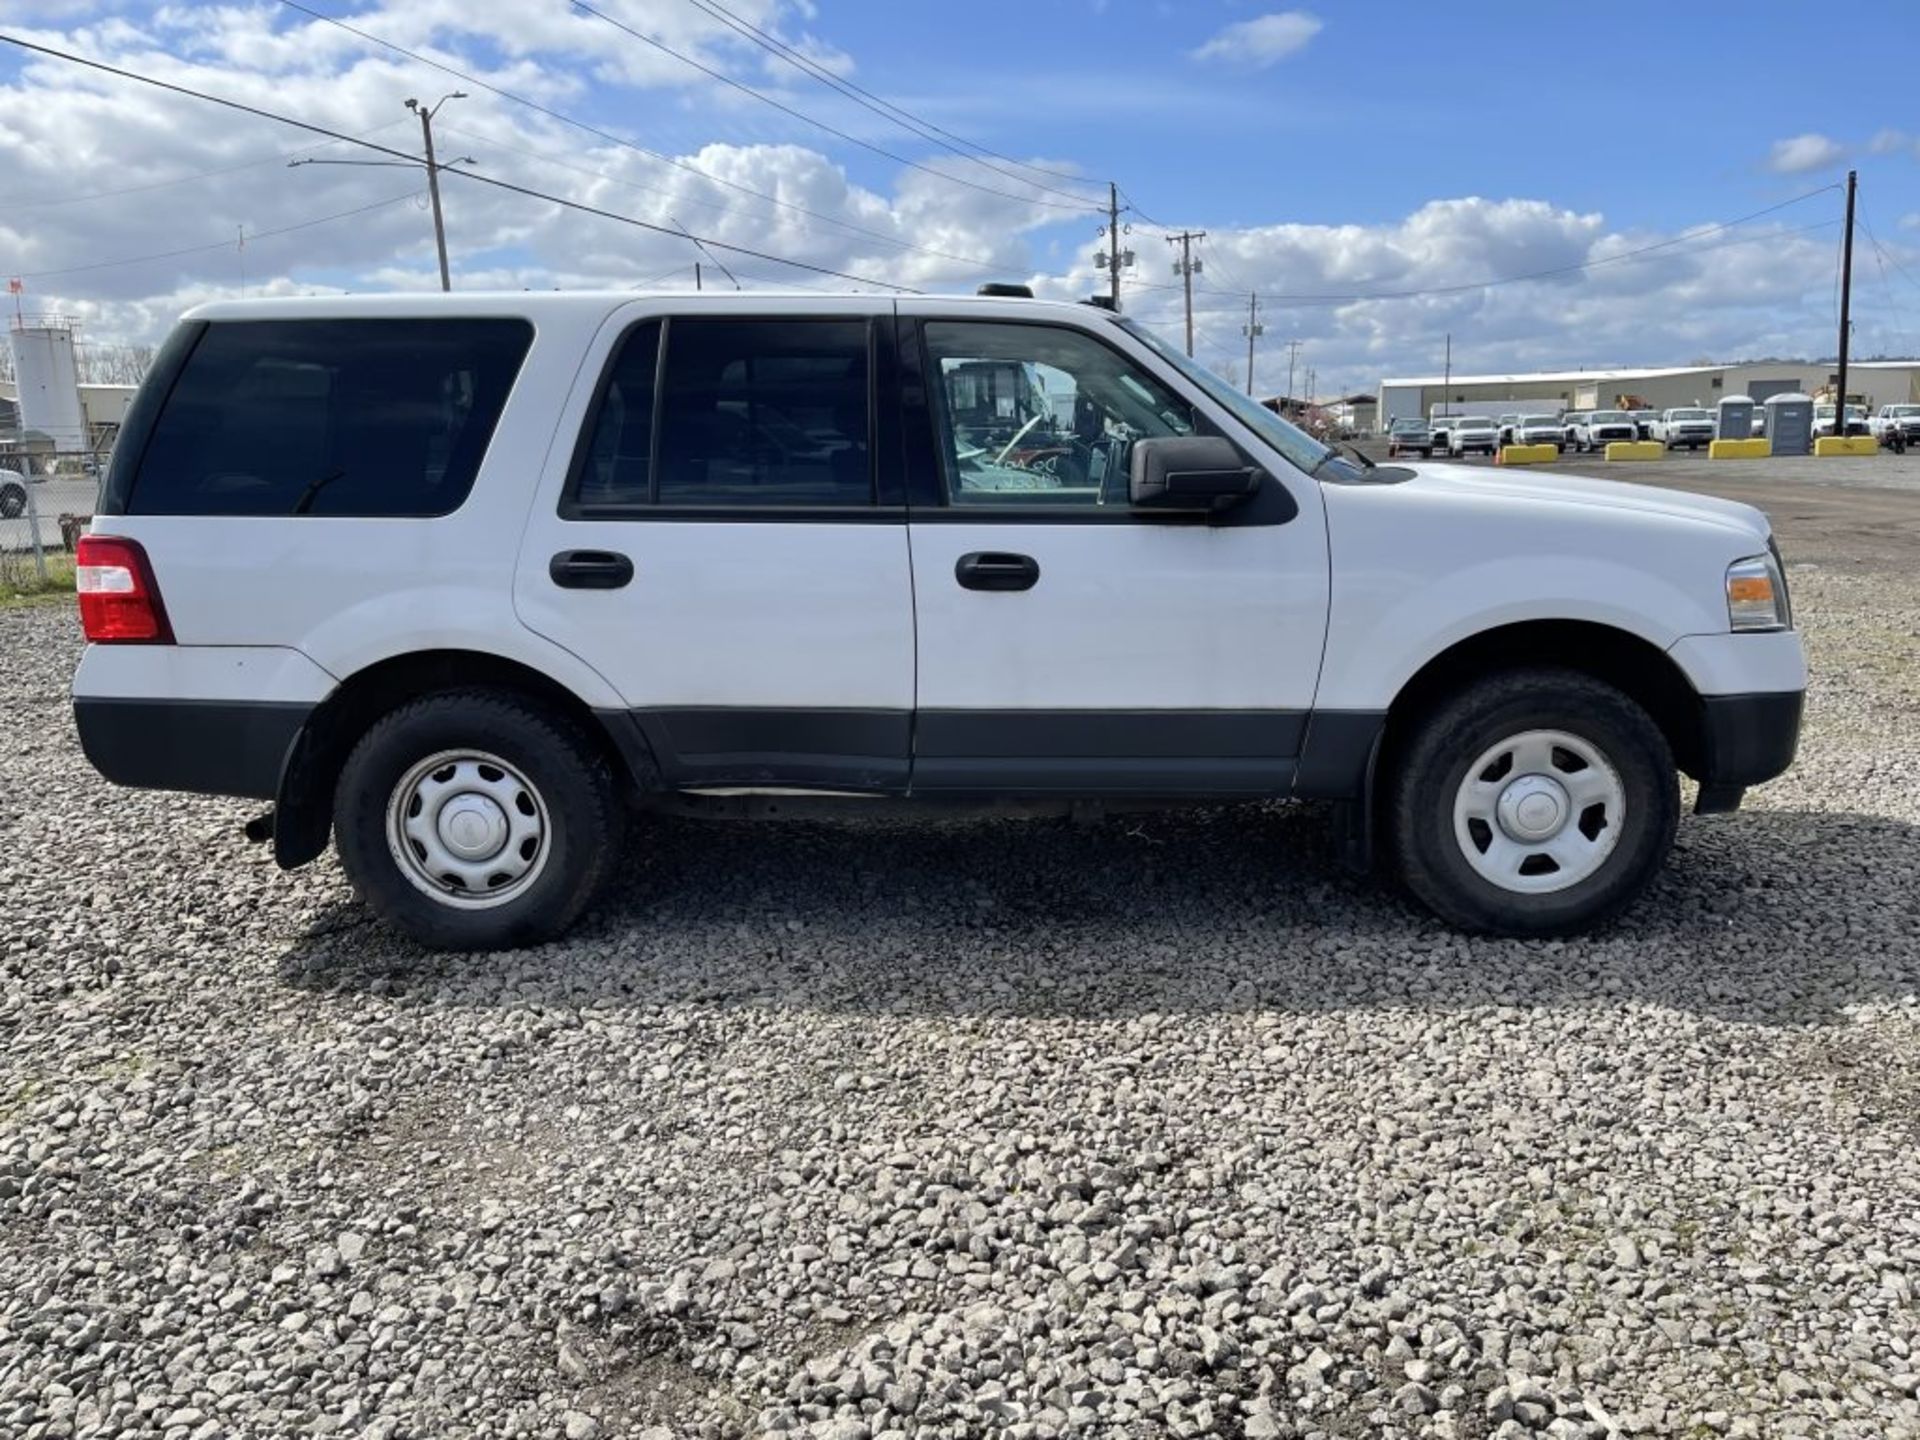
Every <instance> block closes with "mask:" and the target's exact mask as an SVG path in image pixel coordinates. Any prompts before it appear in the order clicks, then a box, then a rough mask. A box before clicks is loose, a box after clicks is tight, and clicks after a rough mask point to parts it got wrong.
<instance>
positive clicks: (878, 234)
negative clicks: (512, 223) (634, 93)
mask: <svg viewBox="0 0 1920 1440" xmlns="http://www.w3.org/2000/svg"><path fill="white" fill-rule="evenodd" d="M440 128H441V129H442V130H444V131H445V132H446V133H447V134H449V135H461V136H464V137H466V138H467V139H469V140H478V141H479V142H480V143H481V144H482V145H485V146H488V147H489V148H491V149H494V150H500V151H504V152H505V153H506V154H508V155H518V156H519V157H520V158H521V159H523V160H537V161H539V162H540V163H541V164H542V165H551V166H553V167H555V168H556V169H560V170H569V171H571V172H573V173H574V174H575V175H583V176H586V177H587V178H588V179H591V180H600V181H603V182H605V183H606V184H608V185H618V186H620V187H622V188H623V189H627V190H638V191H641V192H642V193H644V194H648V195H662V196H665V197H666V198H668V199H670V200H673V201H676V202H678V203H681V204H689V205H698V206H700V207H701V208H702V209H705V210H718V211H720V212H721V213H722V214H723V215H724V214H735V213H738V212H737V211H734V210H732V208H731V207H730V206H728V205H727V204H726V203H725V202H723V201H719V200H702V199H701V198H700V197H699V196H698V195H683V194H677V193H675V192H674V191H672V190H663V189H661V188H660V187H659V186H658V185H647V184H644V183H643V182H641V181H639V180H628V179H626V178H624V177H622V176H619V175H609V174H607V172H606V171H604V170H592V169H589V168H587V167H586V166H584V165H575V164H572V163H570V162H569V161H567V160H563V159H562V158H561V157H560V156H558V155H556V154H554V153H553V152H552V151H550V150H524V149H521V148H520V147H519V146H517V145H509V144H507V143H506V142H504V141H501V140H496V139H494V138H493V137H492V136H491V135H486V134H483V133H482V132H481V131H478V130H469V129H466V128H465V127H463V126H459V125H442V126H441V127H440ZM809 213H811V212H809ZM832 223H834V224H836V225H837V224H844V223H845V222H842V221H837V220H836V221H833V222H832ZM849 228H851V229H853V231H854V233H856V234H858V235H862V236H865V237H867V238H869V239H872V240H877V241H879V242H880V243H881V244H884V245H892V246H895V247H897V248H898V249H901V250H911V251H913V252H914V253H915V254H919V255H931V256H933V257H935V258H936V259H940V260H952V261H954V262H956V263H958V264H961V265H967V266H970V267H972V268H973V269H975V270H977V271H980V272H981V273H983V274H999V273H1001V272H1002V271H1003V270H1004V269H1005V268H1006V267H1005V266H1002V265H996V264H994V263H993V262H992V261H989V260H982V259H980V258H979V257H978V256H971V255H956V254H954V253H953V252H952V251H949V250H936V249H934V248H933V247H932V246H929V245H916V244H914V243H913V242H912V241H911V240H902V239H899V238H898V237H897V236H893V235H888V234H886V233H885V232H883V231H879V230H867V229H863V228H861V227H858V226H853V227H849ZM815 233H817V232H815Z"/></svg>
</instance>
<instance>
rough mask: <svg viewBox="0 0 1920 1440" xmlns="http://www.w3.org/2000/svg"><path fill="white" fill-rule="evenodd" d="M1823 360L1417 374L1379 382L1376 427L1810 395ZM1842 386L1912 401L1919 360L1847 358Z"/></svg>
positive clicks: (1820, 379) (1891, 400) (1919, 391)
mask: <svg viewBox="0 0 1920 1440" xmlns="http://www.w3.org/2000/svg"><path fill="white" fill-rule="evenodd" d="M1839 378H1840V376H1839V372H1838V370H1837V368H1836V367H1835V365H1834V362H1832V361H1831V360H1821V361H1812V360H1808V361H1793V360H1782V361H1765V362H1760V363H1755V364H1744V365H1682V366H1669V367H1662V368H1643V369H1622V370H1549V371H1539V372H1535V373H1531V374H1527V373H1520V374H1512V375H1455V376H1453V377H1451V380H1450V381H1449V379H1448V377H1446V376H1444V375H1417V376H1407V377H1401V378H1396V379H1387V380H1382V381H1381V382H1380V412H1379V413H1380V423H1381V424H1382V425H1386V424H1389V423H1391V422H1392V421H1394V420H1398V419H1411V418H1416V417H1417V418H1421V419H1426V418H1430V417H1431V416H1432V415H1433V414H1435V413H1436V410H1437V409H1438V407H1440V406H1443V405H1451V406H1453V407H1455V409H1456V410H1457V409H1458V407H1459V406H1461V405H1472V406H1474V407H1475V408H1476V409H1484V410H1486V411H1488V412H1489V413H1493V414H1499V413H1501V412H1505V411H1517V410H1523V409H1532V410H1614V409H1639V408H1647V409H1653V410H1665V409H1668V408H1669V407H1672V406H1676V405H1701V406H1705V407H1706V408H1708V409H1711V408H1713V407H1714V406H1715V405H1717V404H1719V402H1720V397H1721V396H1723V395H1750V396H1752V397H1753V399H1754V400H1755V401H1756V402H1759V403H1765V401H1766V399H1767V397H1768V396H1769V395H1786V394H1791V393H1794V392H1796V391H1797V392H1804V393H1806V394H1809V395H1811V394H1813V393H1814V392H1816V391H1818V390H1820V389H1821V388H1822V387H1823V386H1827V385H1832V384H1835V383H1837V382H1838V381H1839ZM1847 389H1848V390H1849V391H1850V392H1852V393H1853V394H1855V395H1859V396H1864V397H1865V403H1866V405H1867V407H1868V408H1869V409H1873V408H1876V407H1878V406H1881V405H1892V404H1901V403H1907V402H1913V403H1920V360H1855V361H1853V362H1851V363H1850V364H1849V365H1848V366H1847Z"/></svg>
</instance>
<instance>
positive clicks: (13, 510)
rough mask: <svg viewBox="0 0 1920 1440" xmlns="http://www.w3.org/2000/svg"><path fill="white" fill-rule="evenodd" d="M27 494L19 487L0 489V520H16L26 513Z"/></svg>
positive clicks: (9, 486) (8, 486)
mask: <svg viewBox="0 0 1920 1440" xmlns="http://www.w3.org/2000/svg"><path fill="white" fill-rule="evenodd" d="M26 509H27V492H26V490H25V488H24V487H22V486H19V485H7V486H4V487H0V520H18V519H19V518H20V517H21V516H22V515H24V514H25V513H26Z"/></svg>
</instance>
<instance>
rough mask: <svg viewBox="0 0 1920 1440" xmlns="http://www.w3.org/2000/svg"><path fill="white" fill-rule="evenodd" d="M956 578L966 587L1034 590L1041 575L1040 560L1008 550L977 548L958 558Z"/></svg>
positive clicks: (962, 586)
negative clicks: (1014, 553) (1011, 552)
mask: <svg viewBox="0 0 1920 1440" xmlns="http://www.w3.org/2000/svg"><path fill="white" fill-rule="evenodd" d="M953 578H954V579H956V580H958V581H959V582H960V588H961V589H963V590H1031V589H1032V588H1033V587H1034V585H1035V583H1036V582H1038V580H1039V579H1040V562H1039V561H1037V560H1035V559H1034V558H1033V557H1032V556H1031V555H1013V554H1009V553H1008V552H1006V551H1004V550H974V551H971V552H970V553H968V554H965V555H962V556H961V557H960V558H959V559H958V560H957V561H955V562H954V566H953Z"/></svg>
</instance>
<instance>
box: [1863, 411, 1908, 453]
mask: <svg viewBox="0 0 1920 1440" xmlns="http://www.w3.org/2000/svg"><path fill="white" fill-rule="evenodd" d="M1867 430H1868V432H1869V433H1870V434H1871V435H1872V436H1873V438H1874V439H1876V440H1878V441H1879V442H1880V444H1881V446H1882V447H1883V448H1884V449H1888V450H1896V449H1897V450H1904V449H1906V448H1907V446H1909V445H1920V405H1882V406H1881V407H1880V409H1879V411H1878V412H1877V413H1876V414H1874V415H1873V416H1872V418H1870V419H1869V420H1868V421H1867Z"/></svg>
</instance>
